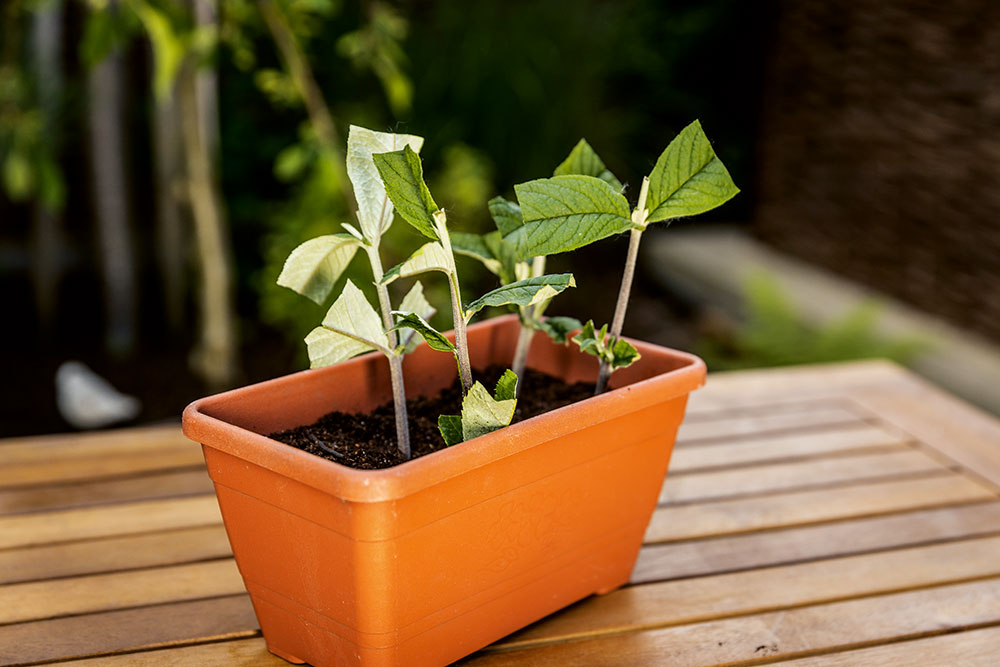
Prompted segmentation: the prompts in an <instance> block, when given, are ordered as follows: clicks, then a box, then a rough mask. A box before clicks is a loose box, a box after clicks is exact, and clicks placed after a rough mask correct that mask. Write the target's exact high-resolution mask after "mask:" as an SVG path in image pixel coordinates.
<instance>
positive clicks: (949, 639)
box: [781, 627, 1000, 667]
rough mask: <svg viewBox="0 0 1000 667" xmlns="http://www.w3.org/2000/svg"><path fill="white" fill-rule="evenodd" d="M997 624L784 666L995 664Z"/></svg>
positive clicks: (964, 666) (977, 666)
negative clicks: (990, 626)
mask: <svg viewBox="0 0 1000 667" xmlns="http://www.w3.org/2000/svg"><path fill="white" fill-rule="evenodd" d="M998 650H1000V627H992V628H983V629H982V630H969V631H967V632H960V633H956V634H949V635H939V636H937V637H927V638H926V639H914V640H911V641H906V642H900V643H897V644H889V645H888V646H875V647H872V648H865V649H859V650H856V651H845V652H843V653H827V654H825V655H818V656H815V657H812V658H801V659H799V660H788V661H786V662H783V663H781V664H782V665H784V666H785V667H855V666H856V665H865V667H899V665H906V667H942V666H943V665H961V666H962V667H996V664H997V651H998Z"/></svg>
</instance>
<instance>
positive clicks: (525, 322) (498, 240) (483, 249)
mask: <svg viewBox="0 0 1000 667" xmlns="http://www.w3.org/2000/svg"><path fill="white" fill-rule="evenodd" d="M573 174H577V175H587V176H594V177H596V178H600V179H601V180H603V181H606V182H607V183H608V184H610V185H611V186H612V187H614V188H616V189H617V190H618V191H619V192H620V191H621V190H622V184H621V182H620V181H619V180H618V178H617V177H615V175H614V174H612V173H611V171H610V170H609V169H608V168H607V167H606V166H605V165H604V161H603V160H601V158H600V156H598V155H597V153H596V152H594V149H593V148H591V147H590V144H588V143H587V140H586V139H580V141H579V142H578V143H577V144H576V146H574V147H573V150H572V151H571V152H570V154H569V156H568V157H567V158H566V159H565V160H563V161H562V162H561V163H560V164H559V166H557V167H556V168H555V171H554V172H553V175H554V176H565V175H573ZM489 210H490V215H491V216H492V218H493V221H494V223H495V224H496V226H497V231H495V232H490V233H489V234H484V235H482V236H479V235H476V234H461V235H458V234H456V235H454V238H453V242H454V247H455V252H457V253H459V254H462V255H467V256H469V257H473V258H475V259H478V260H479V261H481V262H482V263H483V265H484V266H485V267H486V268H487V269H488V270H489V271H491V272H493V273H494V274H496V275H497V277H498V278H500V283H501V284H507V283H510V282H513V281H515V280H517V279H518V278H522V277H527V276H532V277H534V276H540V275H542V274H543V273H545V260H546V257H545V255H536V256H535V257H533V258H529V259H526V260H525V259H523V258H522V259H520V260H519V259H518V255H517V251H516V249H515V247H514V246H513V245H512V244H511V243H509V242H508V241H506V240H505V239H504V236H505V235H507V234H513V233H514V232H515V231H516V230H517V229H518V228H519V227H521V226H523V225H524V218H523V216H522V215H521V207H520V206H518V205H517V204H516V203H514V202H512V201H508V200H507V199H504V198H503V197H494V198H493V199H491V200H490V201H489ZM594 240H597V239H596V238H595V239H594ZM551 301H552V299H546V300H545V301H542V302H539V303H537V304H535V305H531V306H519V308H518V316H519V318H520V320H521V330H520V332H519V334H518V338H517V346H516V347H515V349H514V359H513V362H512V364H511V368H512V369H513V371H514V372H515V373H516V374H517V376H518V377H523V376H524V368H525V366H526V364H527V360H528V351H529V350H530V348H531V340H532V338H534V335H535V332H536V331H543V332H545V333H546V334H547V335H548V336H549V337H550V338H552V340H553V341H554V342H556V343H568V336H569V334H570V333H572V332H573V331H575V330H577V329H580V328H581V327H582V326H583V325H582V324H581V323H580V321H579V320H577V319H576V318H573V317H549V318H543V315H544V313H545V310H546V308H548V305H549V303H551ZM522 384H523V383H519V384H518V391H520V388H521V385H522Z"/></svg>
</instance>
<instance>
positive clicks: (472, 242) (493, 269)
mask: <svg viewBox="0 0 1000 667" xmlns="http://www.w3.org/2000/svg"><path fill="white" fill-rule="evenodd" d="M449 238H450V239H451V249H452V251H454V253H455V254H456V255H465V256H466V257H472V258H473V259H478V260H479V261H480V262H482V263H483V266H485V267H486V269H487V270H488V271H489V272H490V273H493V274H496V275H499V274H500V269H501V265H500V261H499V260H498V259H497V258H496V256H495V255H494V254H493V252H492V251H491V250H490V247H489V246H488V245H487V244H486V240H485V239H484V237H483V236H481V235H479V234H469V233H466V232H451V233H450V234H449Z"/></svg>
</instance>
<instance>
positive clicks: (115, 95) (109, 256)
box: [87, 0, 137, 354]
mask: <svg viewBox="0 0 1000 667" xmlns="http://www.w3.org/2000/svg"><path fill="white" fill-rule="evenodd" d="M110 4H111V7H110V8H109V11H114V9H115V6H116V5H117V2H116V1H115V0H111V3H110ZM123 78H124V68H123V64H122V54H121V51H120V50H114V51H112V52H111V53H110V54H109V55H108V56H107V57H106V58H104V59H103V60H102V61H101V62H99V63H97V64H96V65H94V66H93V67H92V68H91V69H90V71H89V72H88V73H87V101H88V109H87V116H88V118H87V120H88V125H89V127H90V161H91V170H92V173H93V179H94V204H95V213H96V222H97V236H98V246H99V254H100V261H101V267H102V269H103V273H104V294H105V302H106V306H107V332H106V345H107V347H108V349H109V350H110V351H112V352H114V353H116V354H127V353H130V352H131V351H132V350H133V349H134V347H135V337H136V319H137V318H136V280H135V278H136V270H135V253H134V250H133V239H132V230H131V228H130V225H129V219H128V209H127V205H126V188H125V168H124V157H125V139H124V131H123V130H124V128H123V122H124V119H123V114H122V88H123Z"/></svg>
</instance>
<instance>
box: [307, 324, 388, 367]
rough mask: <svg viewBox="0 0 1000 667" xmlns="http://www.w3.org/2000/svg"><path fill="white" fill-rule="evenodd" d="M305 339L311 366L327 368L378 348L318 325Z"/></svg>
mask: <svg viewBox="0 0 1000 667" xmlns="http://www.w3.org/2000/svg"><path fill="white" fill-rule="evenodd" d="M305 341H306V351H307V352H308V353H309V367H310V368H325V367H326V366H332V365H333V364H339V363H340V362H341V361H347V360H348V359H350V358H351V357H356V356H358V355H359V354H362V353H364V352H371V351H372V350H374V349H377V348H375V347H374V346H372V345H369V344H368V343H365V342H363V341H360V340H357V339H355V338H351V337H349V336H344V335H341V334H339V333H337V332H335V331H331V330H329V329H325V328H323V327H316V328H315V329H313V330H312V331H310V332H309V335H308V336H306V338H305Z"/></svg>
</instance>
